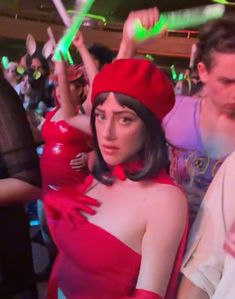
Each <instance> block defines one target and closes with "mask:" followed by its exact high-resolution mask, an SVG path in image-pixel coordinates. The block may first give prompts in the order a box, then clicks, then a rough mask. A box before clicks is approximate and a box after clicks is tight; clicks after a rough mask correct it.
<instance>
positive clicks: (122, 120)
mask: <svg viewBox="0 0 235 299" xmlns="http://www.w3.org/2000/svg"><path fill="white" fill-rule="evenodd" d="M119 121H120V123H121V124H124V125H126V124H129V123H131V122H132V121H133V120H132V119H131V118H130V117H127V116H124V117H121V118H120V119H119Z"/></svg>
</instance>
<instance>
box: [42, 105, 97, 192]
mask: <svg viewBox="0 0 235 299" xmlns="http://www.w3.org/2000/svg"><path fill="white" fill-rule="evenodd" d="M57 110H58V108H56V109H54V110H53V111H50V112H48V113H47V115H46V120H45V122H44V124H43V126H42V137H43V140H44V141H45V145H44V147H43V153H42V156H41V159H40V168H41V174H42V181H43V188H44V190H46V189H47V187H48V185H53V186H56V187H60V186H65V185H70V184H75V183H82V182H83V180H84V179H85V177H86V176H87V175H88V169H87V168H84V169H82V170H81V171H79V172H78V171H76V170H74V169H72V167H71V165H70V162H71V160H72V159H74V158H75V156H76V155H77V154H79V153H81V152H85V153H87V152H89V151H90V150H91V139H90V136H89V135H87V134H85V133H83V132H82V131H80V130H78V129H75V128H73V127H71V126H70V125H69V124H67V123H66V122H65V121H63V120H60V121H57V122H54V121H51V118H52V117H53V115H54V114H55V113H56V111H57Z"/></svg>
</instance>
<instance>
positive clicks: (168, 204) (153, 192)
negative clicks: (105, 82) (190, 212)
mask: <svg viewBox="0 0 235 299" xmlns="http://www.w3.org/2000/svg"><path fill="white" fill-rule="evenodd" d="M146 191H147V192H146V194H147V196H146V207H147V208H148V210H149V211H150V213H149V215H150V216H151V214H153V215H155V216H156V213H157V214H160V213H162V214H164V215H166V213H167V215H168V216H167V217H172V218H175V217H176V218H179V217H183V218H185V217H186V215H187V209H188V204H187V199H186V196H185V194H184V193H183V192H182V191H181V189H180V188H178V187H177V186H175V185H170V184H154V185H153V186H149V187H148V188H147V190H146ZM184 216H185V217H184Z"/></svg>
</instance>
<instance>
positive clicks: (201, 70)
mask: <svg viewBox="0 0 235 299" xmlns="http://www.w3.org/2000/svg"><path fill="white" fill-rule="evenodd" d="M197 71H198V76H199V78H200V80H201V82H202V83H207V81H208V70H207V68H206V66H205V64H204V63H203V62H199V63H198V65H197Z"/></svg>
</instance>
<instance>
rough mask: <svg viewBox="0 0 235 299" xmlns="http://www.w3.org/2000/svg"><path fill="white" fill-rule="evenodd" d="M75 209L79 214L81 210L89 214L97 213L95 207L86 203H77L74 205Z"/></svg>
mask: <svg viewBox="0 0 235 299" xmlns="http://www.w3.org/2000/svg"><path fill="white" fill-rule="evenodd" d="M74 210H75V211H77V212H78V213H79V214H81V212H82V213H86V214H89V215H95V214H96V213H97V212H96V210H94V208H93V207H92V208H91V207H89V206H88V205H84V204H81V203H80V204H78V205H76V207H74Z"/></svg>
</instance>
